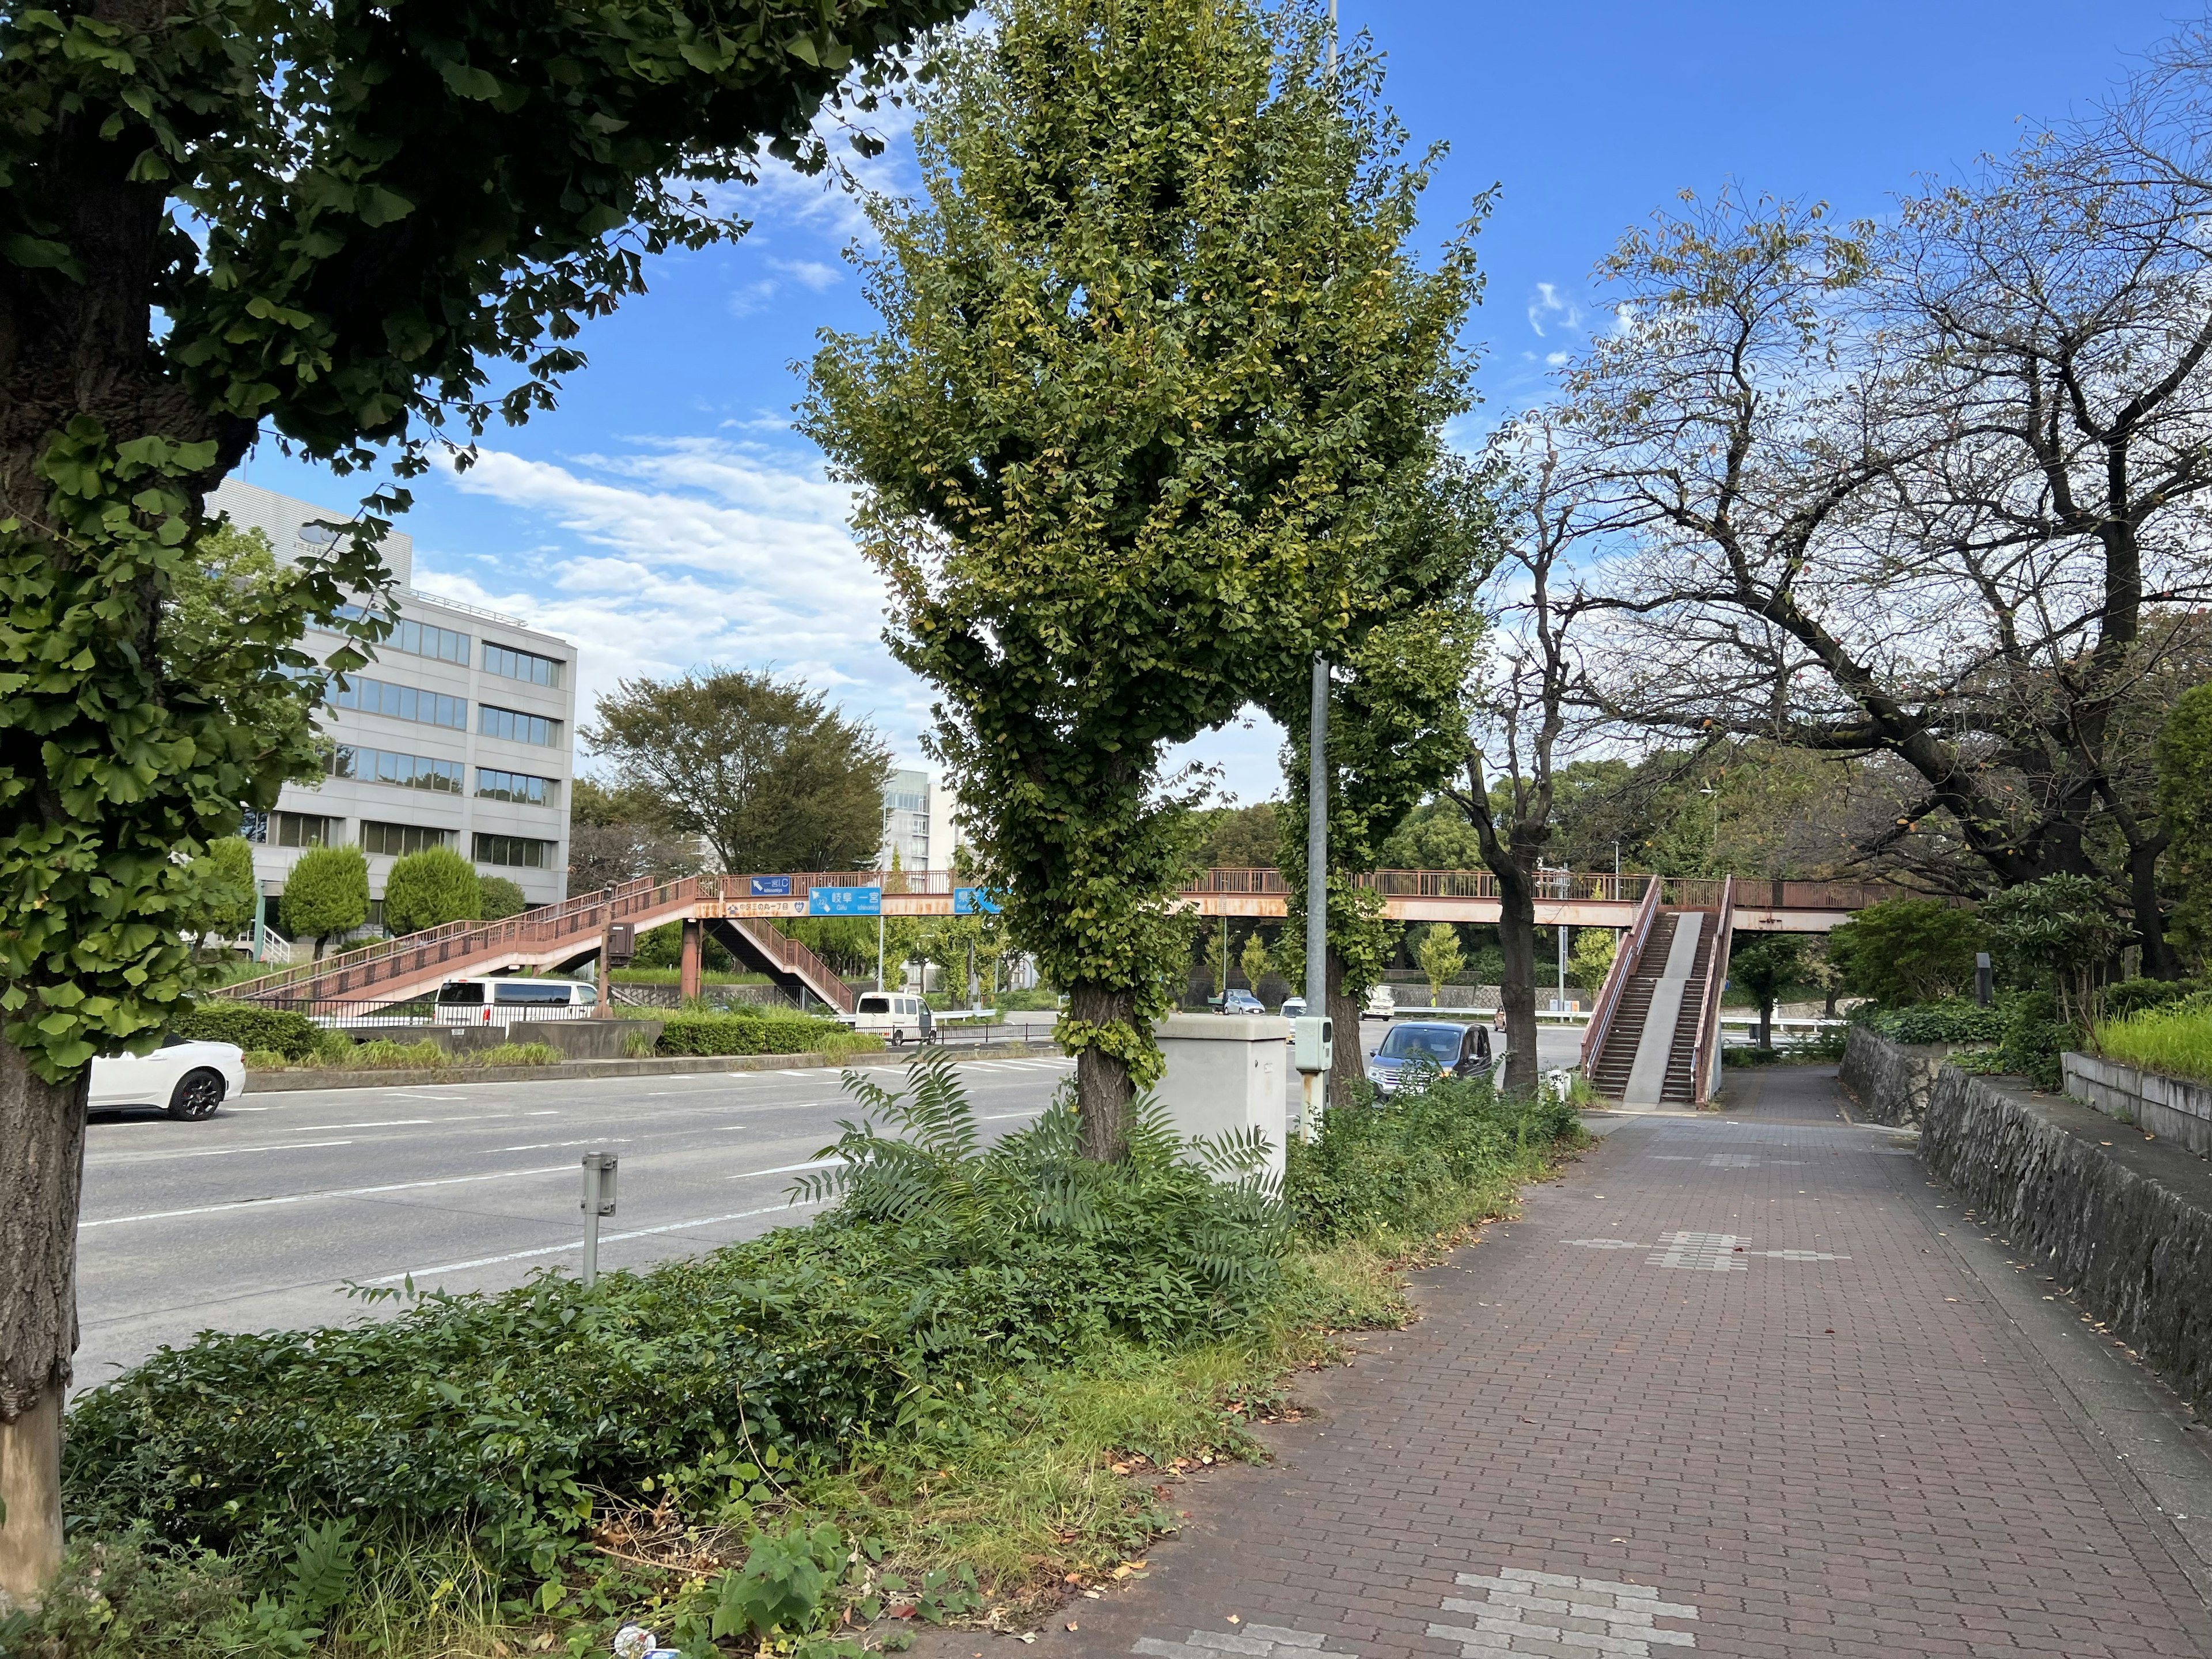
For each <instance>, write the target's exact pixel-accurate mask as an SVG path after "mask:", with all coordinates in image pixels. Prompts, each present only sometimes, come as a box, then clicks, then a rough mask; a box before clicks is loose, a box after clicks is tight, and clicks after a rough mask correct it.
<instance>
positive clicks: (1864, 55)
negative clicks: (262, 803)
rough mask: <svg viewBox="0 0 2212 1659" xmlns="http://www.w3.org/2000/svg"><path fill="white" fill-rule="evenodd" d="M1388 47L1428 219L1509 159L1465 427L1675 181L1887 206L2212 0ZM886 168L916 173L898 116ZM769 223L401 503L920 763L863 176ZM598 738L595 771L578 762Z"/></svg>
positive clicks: (1270, 755)
mask: <svg viewBox="0 0 2212 1659" xmlns="http://www.w3.org/2000/svg"><path fill="white" fill-rule="evenodd" d="M1340 10H1341V15H1342V17H1343V21H1344V25H1345V27H1346V30H1347V31H1351V30H1356V29H1365V30H1367V31H1368V32H1369V33H1371V34H1372V35H1373V37H1374V39H1375V40H1376V44H1377V45H1378V46H1380V47H1381V48H1382V49H1383V52H1385V53H1386V54H1387V56H1388V60H1389V83H1388V95H1389V100H1390V101H1391V102H1392V104H1393V105H1395V107H1396V108H1397V110H1398V112H1399V113H1400V115H1401V118H1402V119H1403V120H1404V121H1405V123H1406V125H1407V127H1408V128H1409V129H1410V130H1411V132H1412V135H1413V140H1414V142H1415V143H1416V144H1417V145H1419V144H1425V143H1428V142H1430V141H1431V140H1436V139H1442V140H1443V141H1445V142H1447V143H1449V145H1450V147H1451V151H1450V155H1449V158H1448V159H1447V160H1446V161H1445V162H1444V163H1443V166H1442V167H1441V168H1440V169H1439V170H1438V172H1437V175H1436V181H1435V184H1434V185H1433V187H1432V188H1431V192H1430V196H1429V198H1428V200H1429V204H1430V205H1429V210H1428V217H1429V221H1430V223H1431V226H1432V227H1433V228H1436V229H1438V230H1441V229H1443V228H1447V227H1449V225H1450V224H1452V223H1453V222H1455V221H1457V220H1458V219H1459V218H1461V217H1462V216H1463V215H1464V213H1465V211H1466V209H1467V205H1468V202H1469V200H1470V199H1471V198H1472V197H1474V195H1475V193H1476V192H1478V191H1480V190H1482V189H1484V188H1486V187H1487V186H1488V185H1491V184H1492V182H1496V183H1498V184H1499V185H1502V187H1503V188H1502V192H1501V196H1500V199H1499V203H1498V210H1497V211H1496V213H1495V214H1494V216H1492V219H1491V222H1490V224H1489V227H1488V228H1487V229H1486V231H1485V232H1484V234H1483V236H1482V240H1481V258H1482V263H1483V265H1484V268H1485V270H1486V273H1487V291H1486V297H1485V302H1484V304H1483V307H1482V308H1481V310H1480V312H1479V313H1477V315H1476V317H1475V319H1474V324H1473V325H1472V328H1471V330H1470V336H1471V338H1472V340H1473V341H1474V342H1475V343H1480V345H1481V346H1482V347H1483V349H1484V355H1485V362H1484V366H1483V368H1482V370H1481V372H1480V375H1479V381H1478V383H1479V385H1480V388H1481V391H1482V394H1483V396H1484V398H1485V400H1486V401H1485V406H1484V409H1483V410H1482V411H1481V412H1480V413H1479V414H1478V415H1477V416H1476V417H1474V420H1473V421H1471V422H1468V423H1467V425H1466V428H1465V429H1464V430H1462V432H1460V433H1458V434H1456V435H1457V436H1458V437H1460V438H1461V439H1462V441H1474V440H1475V439H1477V438H1479V436H1480V429H1481V428H1482V427H1483V426H1484V425H1486V423H1487V422H1489V421H1490V420H1491V419H1492V418H1494V417H1495V416H1497V415H1498V414H1499V413H1502V412H1506V411H1510V410H1512V409H1515V408H1518V407H1521V406H1523V405H1525V404H1528V403H1532V402H1534V401H1536V400H1538V399H1539V398H1541V397H1542V396H1543V394H1544V391H1545V377H1546V375H1547V373H1548V372H1549V371H1548V369H1547V358H1548V357H1549V356H1552V355H1553V354H1554V353H1557V352H1559V350H1561V349H1564V348H1565V346H1567V345H1569V344H1571V343H1572V342H1573V341H1574V340H1575V339H1576V338H1577V337H1578V335H1579V334H1580V333H1581V332H1583V331H1585V330H1586V329H1587V328H1588V327H1589V326H1590V322H1589V319H1591V318H1593V317H1594V316H1595V315H1597V314H1599V313H1601V310H1602V306H1603V296H1602V295H1601V293H1600V292H1598V291H1597V290H1595V289H1594V288H1593V286H1592V283H1591V280H1590V276H1589V273H1590V271H1591V269H1592V267H1593V265H1594V264H1595V262H1596V261H1597V260H1598V259H1599V258H1601V256H1602V255H1603V254H1604V253H1605V252H1607V249H1608V248H1609V247H1610V246H1612V245H1613V241H1614V240H1615V239H1616V238H1617V237H1618V236H1619V235H1620V232H1621V231H1622V230H1623V229H1624V228H1626V227H1627V226H1628V225H1630V224H1632V223H1633V222H1636V221H1638V219H1640V218H1642V217H1644V216H1645V215H1647V214H1649V213H1650V211H1651V210H1653V209H1654V208H1655V207H1657V206H1660V205H1662V204H1666V203H1668V202H1670V201H1671V200H1672V199H1673V198H1674V196H1675V194H1676V193H1677V192H1678V191H1682V190H1685V189H1689V190H1695V191H1699V192H1700V193H1707V192H1710V191H1712V190H1714V189H1715V188H1716V187H1717V186H1718V185H1721V184H1722V183H1723V182H1725V181H1728V180H1731V179H1732V180H1734V181H1735V182H1736V183H1737V184H1739V185H1741V187H1742V188H1743V189H1745V190H1747V191H1753V192H1760V191H1765V192H1772V193H1775V194H1778V195H1789V196H1796V195H1803V196H1809V197H1818V198H1820V199H1824V200H1826V201H1828V202H1830V203H1832V204H1834V206H1835V207H1836V208H1837V209H1838V210H1839V211H1840V212H1842V213H1844V214H1847V215H1857V214H1880V213H1882V212H1884V211H1886V210H1887V207H1888V204H1889V202H1890V200H1891V198H1892V196H1893V193H1894V192H1896V191H1900V190H1903V189H1906V188H1909V187H1910V185H1911V181H1912V180H1913V179H1914V177H1915V175H1917V174H1922V175H1924V174H1929V173H1955V172H1958V171H1960V170H1961V169H1963V168H1965V167H1969V166H1971V165H1972V162H1973V161H1974V158H1975V157H1976V156H1977V155H1979V154H1982V153H1984V152H1988V151H1992V150H2002V149H2005V148H2008V146H2009V145H2010V143H2012V141H2013V139H2014V137H2015V134H2016V133H2017V132H2018V131H2020V130H2021V126H2022V124H2023V123H2027V124H2037V123H2043V122H2048V121H2051V120H2054V119H2057V118H2063V117H2064V116H2065V115H2066V114H2067V113H2068V112H2069V111H2070V112H2080V111H2084V110H2086V109H2087V107H2088V106H2090V105H2091V104H2092V103H2093V101H2094V100H2096V99H2097V98H2098V97H2099V96H2100V95H2101V94H2103V93H2104V92H2105V91H2106V89H2107V88H2109V87H2110V86H2111V85H2112V83H2113V82H2114V81H2115V80H2116V79H2118V77H2119V76H2123V75H2124V74H2125V73H2126V72H2127V70H2129V69H2130V66H2131V65H2132V64H2134V63H2135V62H2136V60H2137V58H2139V56H2140V54H2141V53H2142V52H2143V51H2144V50H2145V49H2146V48H2148V46H2150V45H2151V44H2152V43H2154V41H2156V40H2158V39H2160V37H2161V36H2162V35H2164V34H2165V33H2167V32H2168V30H2169V29H2170V28H2171V27H2172V25H2173V24H2174V23H2175V22H2176V21H2180V20H2182V19H2184V18H2186V17H2188V16H2190V15H2192V13H2191V12H2190V11H2188V10H2185V9H2177V8H2174V7H2172V6H2170V5H2157V4H2151V3H2145V0H2096V3H2087V0H2005V3H1995V0H1917V3H1904V0H1875V3H1857V4H1854V3H1849V0H1844V3H1834V0H1831V3H1828V4H1826V5H1819V6H1809V5H1789V4H1783V5H1778V4H1775V3H1774V0H1758V3H1747V0H1726V3H1723V0H1674V3H1666V0H1660V3H1648V0H1647V3H1644V4H1631V3H1623V0H1585V3H1581V4H1570V5H1566V6H1561V5H1545V6H1531V5H1526V4H1522V5H1502V4H1486V5H1478V4H1474V3H1466V0H1341V3H1340ZM873 171H874V176H875V177H876V178H877V179H879V180H880V181H882V182H883V183H884V184H886V185H890V186H893V187H896V186H897V185H900V184H902V183H903V182H904V181H906V180H908V179H911V177H912V170H911V163H910V158H909V155H908V152H906V151H905V150H904V149H902V147H900V146H899V145H897V144H896V143H895V144H894V146H893V149H892V150H891V152H890V155H887V156H886V157H885V158H884V161H882V162H881V163H879V164H878V166H877V167H876V168H875V169H874V170H873ZM743 210H744V211H745V212H746V213H747V214H749V215H750V216H751V217H752V218H753V219H754V221H755V228H754V230H753V232H752V234H750V236H748V237H747V238H746V239H745V240H744V241H742V242H740V243H738V244H735V245H733V246H727V247H722V248H716V249H712V250H709V251H708V252H704V253H700V254H679V255H676V256H671V257H669V258H663V259H661V260H660V261H659V262H658V264H656V265H655V266H654V267H653V270H652V271H651V275H650V280H651V282H652V284H653V290H652V292H651V293H650V294H649V295H646V296H645V297H644V298H642V299H641V300H638V301H633V302H632V303H631V304H630V305H629V307H626V308H625V309H624V310H623V312H621V313H619V314H617V316H616V317H614V318H612V319H608V320H606V321H604V322H602V323H599V324H598V325H595V326H594V327H593V328H592V329H591V330H590V331H587V332H586V336H585V337H584V340H583V344H584V346H585V347H586V349H587V350H588V352H589V354H590V356H591V359H592V362H591V367H590V368H587V369H586V370H585V371H584V372H583V373H581V374H578V375H576V376H574V378H572V380H570V382H569V385H568V392H567V395H566V398H565V399H564V401H563V405H562V408H561V410H559V411H558V412H557V413H556V414H554V415H552V416H539V417H538V419H536V420H534V421H532V422H531V423H530V424H529V425H528V426H526V427H522V428H500V429H496V430H495V431H493V432H492V433H490V434H489V435H487V438H486V441H485V443H484V452H485V453H484V458H483V462H482V464H481V465H478V466H477V468H476V469H475V470H474V471H472V472H471V473H469V474H467V475H466V476H465V477H459V478H456V477H453V476H451V475H448V474H442V473H441V474H439V475H437V476H434V477H430V478H428V479H424V480H422V481H420V482H419V483H417V484H416V489H415V494H416V507H415V509H414V511H413V512H412V513H410V514H409V515H408V520H407V522H406V524H405V525H404V528H406V529H407V530H409V531H410V532H412V533H413V535H414V537H415V546H416V576H415V581H416V586H420V587H425V588H428V589H431V590H433V591H435V592H444V593H448V594H452V595H453V596H455V597H457V598H461V599H468V600H471V601H473V602H476V603H478V604H484V605H493V606H495V607H497V608H499V609H501V610H506V611H513V612H515V613H517V614H519V615H520V616H523V617H526V618H527V619H529V620H530V621H532V623H536V624H538V625H539V626H542V627H545V628H549V629H552V630H553V631H555V632H556V633H559V634H562V635H567V636H568V637H569V638H571V639H573V640H575V641H577V642H578V643H579V645H580V647H581V651H582V658H583V662H582V671H581V676H580V688H581V701H580V709H582V708H588V707H589V702H590V699H591V697H592V696H593V695H594V694H595V693H596V692H598V691H599V690H605V689H606V688H608V687H609V686H611V685H612V684H613V683H614V682H615V681H616V680H617V679H619V678H623V677H625V676H629V675H637V674H655V675H658V674H667V673H671V672H680V671H684V670H685V669H688V668H690V667H693V666H695V665H707V664H722V665H743V666H747V667H774V668H775V669H777V670H778V671H781V672H785V673H791V674H799V675H803V676H805V678H808V679H809V680H810V681H811V682H813V683H814V684H817V685H818V686H820V687H822V688H823V689H825V690H828V691H829V694H830V696H832V697H833V699H834V700H836V702H839V703H840V704H841V705H842V706H843V707H844V708H846V709H847V710H848V712H849V713H850V714H854V715H857V716H860V717H863V718H866V719H867V720H872V722H874V724H875V725H876V726H878V728H879V729H880V730H881V731H882V732H884V735H885V737H886V738H888V739H889V740H890V743H891V744H892V745H893V747H894V748H895V749H896V750H897V751H898V753H899V754H900V755H901V757H902V758H906V759H909V760H912V761H914V762H916V763H919V761H920V758H921V750H920V745H919V743H918V738H919V735H920V733H921V731H922V730H923V729H924V728H925V727H926V726H927V721H928V705H929V699H928V694H927V688H926V687H924V686H922V685H921V684H918V683H917V682H915V680H914V679H913V678H911V677H910V676H908V674H907V673H906V672H905V671H903V670H902V669H901V668H899V667H898V666H897V665H896V664H895V663H893V662H892V661H891V660H890V656H889V654H888V653H886V652H885V651H884V648H883V646H882V644H881V642H880V640H879V638H878V635H879V632H880V629H881V626H882V621H881V597H880V589H879V587H878V584H877V582H876V580H875V578H874V576H873V574H872V573H871V572H870V571H869V570H868V568H867V567H866V564H865V563H864V562H863V561H862V560H861V559H860V557H859V556H858V555H857V554H856V553H855V552H854V550H853V548H852V545H851V544H850V542H849V541H848V538H847V537H846V534H845V532H844V528H843V522H844V518H845V513H846V509H847V502H846V498H845V495H844V493H843V492H842V489H838V488H837V487H836V486H833V485H831V484H829V483H827V482H826V481H825V480H824V478H823V474H822V471H821V466H820V458H819V456H818V455H817V453H815V452H814V451H813V450H812V448H811V446H810V445H808V444H807V443H806V442H805V441H804V440H803V439H801V438H799V437H798V436H797V435H795V434H793V432H792V431H791V429H790V424H789V423H790V418H791V406H792V404H793V402H794V400H795V399H796V398H797V396H798V393H799V374H798V373H797V372H795V369H794V362H795V360H800V359H803V358H805V356H808V355H810V354H811V350H812V347H813V341H814V337H815V334H816V331H817V330H820V329H823V328H838V329H856V328H866V327H867V326H869V325H871V323H872V313H871V312H870V311H869V310H868V308H867V307H866V304H865V302H864V301H863V300H862V298H861V295H860V290H859V283H858V282H857V281H856V279H855V277H854V274H853V273H852V271H851V270H850V269H849V267H848V266H847V265H846V264H845V263H844V262H843V260H842V258H841V254H842V250H843V249H844V247H845V246H847V245H848V243H849V242H850V241H851V240H852V239H853V238H854V236H855V235H856V234H859V233H860V230H861V229H862V226H861V222H860V216H859V215H858V213H857V212H856V211H855V210H854V206H853V204H851V203H850V202H849V201H848V200H847V199H845V198H843V197H839V196H837V195H836V194H834V193H828V192H825V191H824V190H823V187H822V186H821V185H819V184H817V182H815V181H812V180H808V179H799V178H798V177H796V176H795V175H789V174H784V175H778V176H773V177H771V178H769V179H766V180H765V181H764V182H763V185H762V186H761V187H760V188H758V189H757V190H755V191H750V192H748V193H747V195H746V198H745V202H744V209H743ZM243 476H245V477H247V478H248V479H251V480H252V481H253V482H254V483H260V484H263V485H265V486H267V487H268V488H270V489H281V490H283V491H286V492H287V493H289V494H293V495H303V496H306V497H307V498H308V499H309V500H312V501H319V502H323V503H326V504H329V505H332V506H337V505H342V504H343V503H346V502H348V501H352V500H354V499H356V498H357V497H358V495H359V493H360V490H359V485H358V482H357V481H356V480H340V479H336V478H332V477H328V476H327V475H323V474H319V473H318V472H317V471H314V470H313V469H311V468H309V467H307V466H305V465H302V464H301V463H299V462H296V461H294V460H291V459H287V458H286V457H284V456H283V455H281V454H279V453H276V448H275V446H273V445H264V446H263V447H262V448H261V449H260V450H259V451H258V452H257V453H255V454H254V455H253V456H252V458H251V459H249V460H248V461H247V463H246V466H245V467H244V469H243ZM1277 744H1278V738H1277V736H1276V734H1275V733H1274V732H1273V731H1272V730H1271V729H1269V728H1268V727H1267V726H1266V724H1265V723H1264V722H1261V721H1258V720H1254V721H1252V722H1250V723H1249V724H1246V725H1243V726H1232V727H1231V728H1229V729H1228V730H1225V731H1224V732H1218V733H1215V734H1212V735H1211V736H1209V737H1207V738H1202V739H1200V742H1199V743H1197V744H1194V745H1193V746H1192V754H1193V756H1194V757H1196V758H1199V759H1201V760H1204V761H1206V762H1208V763H1212V764H1214V765H1216V766H1218V768H1219V769H1221V775H1222V785H1223V787H1224V789H1225V793H1228V794H1230V795H1233V796H1235V797H1237V798H1238V799H1243V800H1247V801H1249V800H1255V799H1264V798H1265V797H1267V795H1269V794H1271V793H1274V791H1275V790H1276V788H1277V787H1278V784H1279V772H1278V770H1277V763H1276V750H1277ZM588 764H589V763H588V762H587V763H586V765H587V767H588Z"/></svg>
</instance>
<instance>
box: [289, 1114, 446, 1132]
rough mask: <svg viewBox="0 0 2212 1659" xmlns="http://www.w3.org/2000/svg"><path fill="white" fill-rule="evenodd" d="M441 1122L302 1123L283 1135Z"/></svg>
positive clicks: (424, 1119) (407, 1119) (429, 1119)
mask: <svg viewBox="0 0 2212 1659" xmlns="http://www.w3.org/2000/svg"><path fill="white" fill-rule="evenodd" d="M440 1121H442V1120H441V1119H438V1118H435V1117H386V1118H378V1119H376V1120H374V1121H371V1122H368V1123H302V1124H301V1125H299V1126H298V1127H296V1128H291V1129H287V1130H285V1131H284V1133H286V1134H288V1135H312V1134H326V1133H329V1132H330V1131H331V1130H332V1129H407V1128H412V1127H414V1126H415V1125H416V1124H418V1123H436V1122H440Z"/></svg>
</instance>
